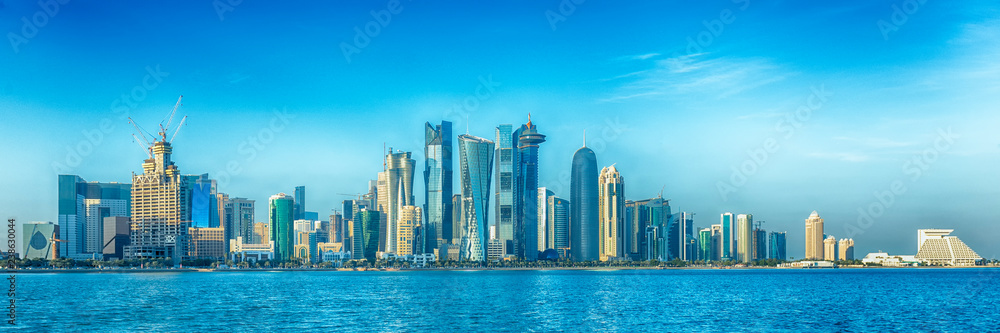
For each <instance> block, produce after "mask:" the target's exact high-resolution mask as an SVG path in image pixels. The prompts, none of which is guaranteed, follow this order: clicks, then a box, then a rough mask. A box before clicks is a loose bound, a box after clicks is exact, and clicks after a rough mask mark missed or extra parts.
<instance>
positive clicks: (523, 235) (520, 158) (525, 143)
mask: <svg viewBox="0 0 1000 333" xmlns="http://www.w3.org/2000/svg"><path fill="white" fill-rule="evenodd" d="M516 134H517V161H516V163H517V164H516V165H517V167H516V173H515V174H516V175H517V177H516V179H517V180H516V186H515V190H514V195H515V204H514V242H513V243H514V255H515V256H517V257H518V258H521V259H524V260H537V259H538V252H539V248H538V145H539V144H541V143H543V142H545V135H542V134H541V133H538V131H537V130H536V128H535V125H534V124H532V123H531V116H530V115H529V116H528V123H527V124H524V125H523V126H521V128H520V129H518V130H517V133H516ZM541 250H542V251H544V250H545V249H541Z"/></svg>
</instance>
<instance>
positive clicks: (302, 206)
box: [292, 186, 306, 220]
mask: <svg viewBox="0 0 1000 333" xmlns="http://www.w3.org/2000/svg"><path fill="white" fill-rule="evenodd" d="M293 210H294V212H292V218H294V219H296V220H303V219H305V218H306V187H305V186H296V187H295V207H294V208H293Z"/></svg>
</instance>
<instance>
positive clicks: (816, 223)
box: [805, 210, 824, 260]
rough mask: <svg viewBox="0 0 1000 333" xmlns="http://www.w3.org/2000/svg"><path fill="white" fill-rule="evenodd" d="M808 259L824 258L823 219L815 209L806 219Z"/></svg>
mask: <svg viewBox="0 0 1000 333" xmlns="http://www.w3.org/2000/svg"><path fill="white" fill-rule="evenodd" d="M805 238H806V257H805V259H806V260H823V257H824V256H823V219H822V218H820V217H819V213H817V212H816V211H815V210H814V211H813V212H812V214H809V218H807V219H806V236H805Z"/></svg>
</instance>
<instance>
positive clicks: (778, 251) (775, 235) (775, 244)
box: [768, 231, 788, 260]
mask: <svg viewBox="0 0 1000 333" xmlns="http://www.w3.org/2000/svg"><path fill="white" fill-rule="evenodd" d="M769 243H770V246H769V247H770V248H769V249H768V258H771V259H778V260H786V259H788V257H787V256H786V255H785V233H784V232H777V231H772V232H771V236H770V239H769Z"/></svg>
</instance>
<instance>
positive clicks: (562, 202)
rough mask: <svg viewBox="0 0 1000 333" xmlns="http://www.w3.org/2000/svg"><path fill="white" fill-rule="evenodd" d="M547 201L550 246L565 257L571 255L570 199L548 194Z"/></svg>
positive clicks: (561, 256) (560, 255)
mask: <svg viewBox="0 0 1000 333" xmlns="http://www.w3.org/2000/svg"><path fill="white" fill-rule="evenodd" d="M547 201H548V204H547V206H548V208H547V209H546V210H547V212H548V218H547V221H548V232H547V234H548V235H549V241H548V244H549V248H553V249H556V251H557V252H559V257H560V258H565V257H567V256H569V201H567V200H566V199H563V198H560V197H556V196H548V197H547Z"/></svg>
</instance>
